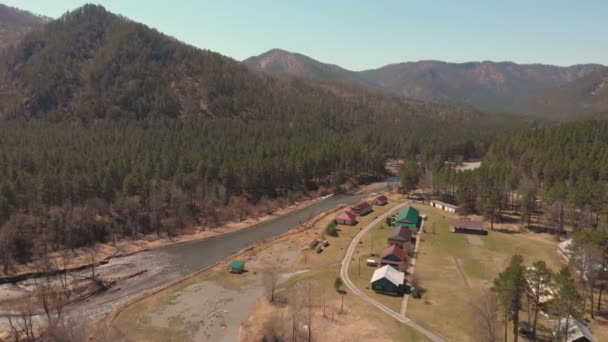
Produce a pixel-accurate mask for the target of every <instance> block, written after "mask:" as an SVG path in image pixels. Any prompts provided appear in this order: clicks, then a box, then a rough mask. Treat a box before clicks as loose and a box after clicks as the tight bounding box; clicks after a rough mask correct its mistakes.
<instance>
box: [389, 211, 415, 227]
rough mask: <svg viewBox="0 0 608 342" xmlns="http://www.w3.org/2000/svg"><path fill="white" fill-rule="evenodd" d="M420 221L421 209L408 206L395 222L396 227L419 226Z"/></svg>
mask: <svg viewBox="0 0 608 342" xmlns="http://www.w3.org/2000/svg"><path fill="white" fill-rule="evenodd" d="M419 221H420V211H418V209H416V208H414V207H410V206H408V207H407V208H404V209H401V210H400V211H399V215H397V219H396V220H395V223H394V224H393V225H394V226H395V227H407V228H418V225H419Z"/></svg>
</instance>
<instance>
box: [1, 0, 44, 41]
mask: <svg viewBox="0 0 608 342" xmlns="http://www.w3.org/2000/svg"><path fill="white" fill-rule="evenodd" d="M48 21H49V18H46V17H42V16H38V15H35V14H32V13H30V12H27V11H22V10H19V9H16V8H13V7H9V6H6V5H3V4H0V49H4V48H6V47H8V46H11V45H14V44H16V43H18V42H19V41H20V40H21V39H23V37H24V36H25V35H26V34H27V33H28V32H30V31H32V30H35V29H39V28H41V27H42V26H43V25H44V24H45V23H47V22H48Z"/></svg>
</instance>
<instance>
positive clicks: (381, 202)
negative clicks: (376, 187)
mask: <svg viewBox="0 0 608 342" xmlns="http://www.w3.org/2000/svg"><path fill="white" fill-rule="evenodd" d="M372 204H373V205H378V206H382V205H387V204H388V198H386V196H384V195H380V196H378V197H376V198H375V199H374V201H373V202H372Z"/></svg>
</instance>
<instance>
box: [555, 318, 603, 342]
mask: <svg viewBox="0 0 608 342" xmlns="http://www.w3.org/2000/svg"><path fill="white" fill-rule="evenodd" d="M566 332H567V334H566ZM553 334H554V335H555V336H556V337H558V339H559V340H560V341H564V342H595V338H594V337H593V335H592V334H591V331H589V328H587V327H586V326H585V325H584V324H583V323H581V322H580V321H579V320H576V319H574V318H572V316H571V317H570V318H568V319H566V318H562V319H560V320H559V321H558V322H557V324H555V331H554V333H553ZM566 335H568V337H567V338H566Z"/></svg>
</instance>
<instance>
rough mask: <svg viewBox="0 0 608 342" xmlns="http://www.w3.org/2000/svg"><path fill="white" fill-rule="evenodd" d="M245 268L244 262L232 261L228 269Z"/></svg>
mask: <svg viewBox="0 0 608 342" xmlns="http://www.w3.org/2000/svg"><path fill="white" fill-rule="evenodd" d="M243 266H245V262H244V261H243V260H233V261H232V262H231V263H230V265H228V267H230V268H241V267H243Z"/></svg>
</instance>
